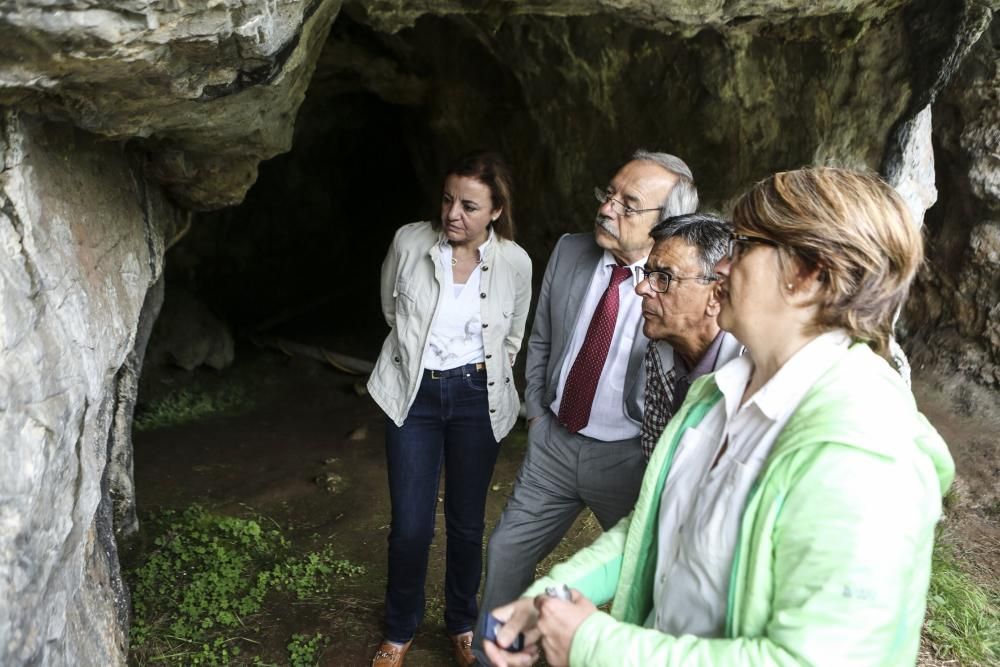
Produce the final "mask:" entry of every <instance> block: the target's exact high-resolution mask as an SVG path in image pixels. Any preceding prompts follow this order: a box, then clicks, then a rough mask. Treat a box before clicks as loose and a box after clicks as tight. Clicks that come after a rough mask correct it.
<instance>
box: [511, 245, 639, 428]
mask: <svg viewBox="0 0 1000 667" xmlns="http://www.w3.org/2000/svg"><path fill="white" fill-rule="evenodd" d="M603 254H604V250H603V249H602V248H601V247H600V246H598V245H597V243H595V242H594V235H593V234H565V235H563V236H562V238H560V239H559V241H558V242H557V243H556V247H555V249H554V250H553V251H552V256H551V257H550V258H549V263H548V266H546V267H545V277H544V278H543V279H542V290H541V292H540V293H539V295H538V306H537V308H536V310H535V321H534V324H533V325H532V328H531V337H530V338H529V339H528V360H527V366H526V367H525V371H524V373H525V379H526V380H527V388H526V389H525V392H524V402H525V409H526V411H527V417H528V419H533V418H534V417H538V416H539V415H541V414H544V413H545V411H546V410H548V409H549V406H550V405H551V404H552V401H554V400H555V399H556V385H557V384H558V383H559V373H560V371H561V370H562V366H563V362H564V361H565V357H566V352H567V347H568V346H569V342H570V340H571V339H572V338H573V331H574V329H575V327H576V324H577V320H579V319H580V315H581V313H580V307H581V306H582V305H583V301H584V298H585V296H586V294H587V289H588V288H589V287H590V282H591V280H592V279H593V277H594V270H595V269H596V268H597V263H598V262H599V261H600V259H601V257H602V256H603ZM618 326H619V327H622V326H627V327H635V338H633V341H632V351H631V353H630V355H629V361H628V370H627V372H626V374H625V393H624V408H625V414H626V415H627V416H628V418H629V419H631V420H632V421H634V422H635V423H636V424H637V425H638V424H641V423H642V406H643V403H644V401H645V395H646V369H645V364H644V363H643V356H644V355H645V353H646V344H647V342H648V340H647V339H646V336H645V335H643V333H642V317H637V318H635V319H634V320H633V321H629V322H626V321H622V320H619V321H618Z"/></svg>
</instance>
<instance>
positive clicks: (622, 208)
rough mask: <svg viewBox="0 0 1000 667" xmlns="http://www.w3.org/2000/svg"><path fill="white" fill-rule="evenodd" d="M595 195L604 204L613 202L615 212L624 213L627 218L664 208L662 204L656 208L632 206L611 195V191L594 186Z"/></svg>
mask: <svg viewBox="0 0 1000 667" xmlns="http://www.w3.org/2000/svg"><path fill="white" fill-rule="evenodd" d="M594 197H596V198H597V201H599V202H601V203H602V204H607V203H608V202H611V208H612V210H614V212H615V213H617V214H618V215H623V216H625V217H626V218H631V217H632V216H633V215H639V214H640V213H648V212H650V211H659V210H661V209H662V208H663V207H661V206H657V207H656V208H632V207H631V206H629V205H628V204H626V203H624V202H620V201H618V200H617V199H615V198H614V197H612V196H611V193H610V192H607V191H606V190H602V189H601V188H594Z"/></svg>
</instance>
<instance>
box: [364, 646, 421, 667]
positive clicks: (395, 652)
mask: <svg viewBox="0 0 1000 667" xmlns="http://www.w3.org/2000/svg"><path fill="white" fill-rule="evenodd" d="M412 643H413V640H412V639H411V640H410V641H408V642H406V643H405V644H403V645H402V646H397V645H396V644H393V643H392V642H390V641H388V640H382V645H381V646H379V647H378V650H377V651H375V655H374V656H372V667H402V665H403V656H405V655H406V652H407V651H409V650H410V644H412Z"/></svg>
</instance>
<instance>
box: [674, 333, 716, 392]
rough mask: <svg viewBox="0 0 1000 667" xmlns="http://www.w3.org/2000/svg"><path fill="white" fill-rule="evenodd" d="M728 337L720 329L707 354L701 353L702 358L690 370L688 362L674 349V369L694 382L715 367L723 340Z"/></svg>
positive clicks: (706, 351)
mask: <svg viewBox="0 0 1000 667" xmlns="http://www.w3.org/2000/svg"><path fill="white" fill-rule="evenodd" d="M725 337H726V332H725V331H722V330H721V329H720V330H719V333H717V334H715V338H713V339H712V342H711V344H710V345H709V346H708V349H707V350H705V354H703V355H701V359H699V360H698V363H696V364H695V365H694V368H692V369H690V370H688V367H687V362H685V361H684V357H682V356H681V355H680V354H679V353H678V352H677V350H676V349H675V350H674V371H675V372H676V373H677V375H683V376H686V377H687V379H688V380H689V381H690V382H694V381H695V380H697V379H698V378H700V377H701V376H702V375H706V374H708V373H711V372H712V371H713V370H714V369H715V362H716V361H718V359H719V351H720V350H721V349H722V340H723V339H724V338H725Z"/></svg>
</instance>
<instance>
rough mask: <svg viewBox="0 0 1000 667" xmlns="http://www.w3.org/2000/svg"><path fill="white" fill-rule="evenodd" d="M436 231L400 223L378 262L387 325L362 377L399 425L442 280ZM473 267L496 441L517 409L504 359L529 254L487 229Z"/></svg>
mask: <svg viewBox="0 0 1000 667" xmlns="http://www.w3.org/2000/svg"><path fill="white" fill-rule="evenodd" d="M443 238H444V237H443V236H442V234H441V233H440V232H438V231H436V230H435V229H434V228H433V227H432V226H431V223H429V222H412V223H410V224H408V225H403V226H402V227H400V228H399V230H398V231H397V232H396V236H395V237H394V238H393V240H392V245H391V246H390V247H389V252H388V253H386V256H385V261H384V262H382V280H381V287H382V290H381V294H382V314H383V315H384V316H385V321H386V324H388V325H389V329H390V331H389V335H388V336H387V337H386V339H385V342H384V343H383V344H382V352H381V354H379V358H378V361H376V362H375V369H374V371H372V374H371V376H370V377H369V378H368V393H369V394H371V397H372V398H373V399H375V402H376V403H378V405H379V407H380V408H382V410H383V411H384V412H385V414H386V415H387V416H388V417H389V418H390V419H392V421H393V422H394V423H395V424H396V425H397V426H402V425H403V422H404V421H405V420H406V415H407V414H408V413H409V411H410V406H411V405H413V401H414V399H415V398H416V397H417V390H418V389H420V379H421V377H422V375H423V364H422V362H423V356H424V350H425V349H426V348H427V337H428V336H429V335H430V331H431V327H432V326H433V325H434V320H435V318H436V317H437V313H438V308H439V307H440V298H439V297H440V295H441V286H442V285H443V284H444V275H443V274H442V272H441V271H442V270H441V262H440V259H441V245H440V244H441V241H442V240H443ZM479 269H480V277H479V290H480V292H479V295H480V297H481V298H480V300H479V314H480V318H481V320H482V323H483V348H484V350H485V355H486V358H485V363H486V385H487V386H486V394H487V398H488V401H489V410H490V424H491V426H492V427H493V437H495V438H496V439H497V440H498V441H499V440H500V439H501V438H503V437H504V436H505V435H507V433H508V432H510V430H511V428H513V426H514V423H515V422H516V421H517V413H518V410H519V409H520V408H521V399H520V398H518V395H517V389H515V388H514V378H513V371H512V369H511V366H513V365H514V359H515V357H516V356H517V352H518V350H520V349H521V339H522V338H523V336H524V323H525V320H527V319H528V308H529V306H530V305H531V258H530V257H528V253H526V252H525V251H524V250H523V249H522V248H521V246H519V245H517V244H516V243H514V242H513V241H508V240H507V239H502V238H500V237H499V236H496V235H494V236H493V240H492V241H490V243H489V244H488V245H487V246H486V248H485V249H484V251H483V257H482V263H481V264H480V265H479Z"/></svg>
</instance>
